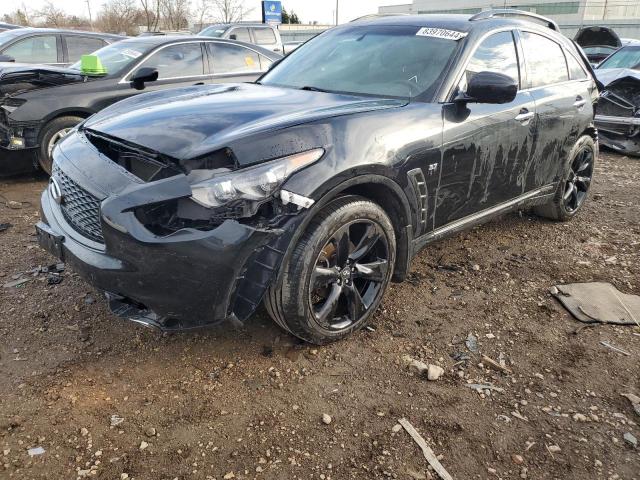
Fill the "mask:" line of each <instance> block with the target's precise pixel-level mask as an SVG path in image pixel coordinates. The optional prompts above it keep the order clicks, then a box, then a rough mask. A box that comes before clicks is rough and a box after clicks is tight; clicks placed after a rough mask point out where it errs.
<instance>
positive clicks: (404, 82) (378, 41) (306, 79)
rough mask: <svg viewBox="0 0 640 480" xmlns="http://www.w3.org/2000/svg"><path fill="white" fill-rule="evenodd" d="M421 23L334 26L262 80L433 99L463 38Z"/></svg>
mask: <svg viewBox="0 0 640 480" xmlns="http://www.w3.org/2000/svg"><path fill="white" fill-rule="evenodd" d="M422 30H423V29H421V28H420V27H415V26H384V25H381V26H373V27H372V26H370V25H367V26H351V27H348V28H338V29H334V30H329V31H327V32H325V33H323V34H321V35H318V36H317V37H315V38H313V39H312V40H310V41H308V42H307V43H305V44H304V45H302V46H301V47H299V48H297V49H296V50H294V51H293V52H292V53H291V54H290V55H289V56H287V57H285V58H284V60H282V62H281V63H279V64H278V65H277V66H276V67H274V68H273V69H272V70H270V71H269V72H268V73H267V74H265V75H264V76H263V77H262V79H261V80H260V83H262V84H264V85H275V86H281V87H290V88H305V87H306V88H307V89H309V90H323V91H329V92H336V93H347V94H356V95H358V94H360V95H374V96H383V97H395V98H414V97H417V96H421V97H422V98H424V99H429V100H430V99H431V98H432V97H433V94H434V93H435V90H436V88H437V87H438V85H439V83H440V80H441V78H442V75H443V74H444V72H445V69H446V67H447V65H448V63H449V60H450V59H451V57H452V56H453V53H454V52H455V50H456V48H457V42H456V41H455V40H451V39H448V38H437V37H431V36H425V35H422V34H420V32H421V31H422Z"/></svg>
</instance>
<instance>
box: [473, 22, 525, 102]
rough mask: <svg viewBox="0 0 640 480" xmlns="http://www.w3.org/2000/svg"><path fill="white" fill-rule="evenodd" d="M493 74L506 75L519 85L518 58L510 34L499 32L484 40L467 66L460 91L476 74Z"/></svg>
mask: <svg viewBox="0 0 640 480" xmlns="http://www.w3.org/2000/svg"><path fill="white" fill-rule="evenodd" d="M479 72H495V73H502V74H504V75H508V76H510V77H511V78H513V79H514V80H515V81H516V82H518V83H519V80H520V75H519V73H518V56H517V55H516V46H515V43H514V42H513V35H512V34H511V32H499V33H494V34H493V35H491V36H489V37H487V38H485V39H484V40H483V41H482V43H481V44H480V46H479V47H478V48H477V50H476V51H475V53H474V54H473V56H472V57H471V60H469V63H468V64H467V69H466V70H465V74H464V78H463V79H462V84H461V85H460V89H461V90H466V86H467V83H468V82H469V80H471V78H473V76H474V75H475V74H476V73H479Z"/></svg>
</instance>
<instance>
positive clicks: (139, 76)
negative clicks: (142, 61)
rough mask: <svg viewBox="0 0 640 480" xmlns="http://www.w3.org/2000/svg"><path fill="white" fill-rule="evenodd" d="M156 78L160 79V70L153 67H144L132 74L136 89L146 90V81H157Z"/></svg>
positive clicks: (132, 83) (132, 81)
mask: <svg viewBox="0 0 640 480" xmlns="http://www.w3.org/2000/svg"><path fill="white" fill-rule="evenodd" d="M156 80H158V70H156V69H155V68H151V67H142V68H139V69H138V70H136V71H135V72H134V74H133V75H132V77H131V87H132V88H135V89H136V90H144V84H145V83H146V82H155V81H156Z"/></svg>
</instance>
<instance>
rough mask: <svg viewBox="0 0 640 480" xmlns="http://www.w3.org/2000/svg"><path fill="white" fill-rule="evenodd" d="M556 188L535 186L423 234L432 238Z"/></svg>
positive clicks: (552, 185) (551, 185)
mask: <svg viewBox="0 0 640 480" xmlns="http://www.w3.org/2000/svg"><path fill="white" fill-rule="evenodd" d="M555 188H556V186H555V185H554V184H549V185H545V186H543V187H540V188H537V189H535V190H531V191H530V192H527V193H525V194H524V195H520V196H518V197H515V198H512V199H511V200H508V201H506V202H503V203H499V204H498V205H495V206H494V207H491V208H488V209H486V210H482V211H480V212H478V213H473V214H471V215H467V216H466V217H464V218H461V219H459V220H454V221H453V222H451V223H448V224H446V225H444V226H442V227H439V228H437V229H435V230H434V231H432V232H430V233H427V234H426V235H424V237H427V238H432V237H439V236H441V235H443V234H445V233H447V232H450V231H451V230H457V229H458V228H462V227H464V226H465V225H467V224H471V223H475V222H477V221H478V220H481V219H483V218H484V217H490V216H491V215H493V214H495V213H499V212H500V211H502V210H507V209H509V208H511V207H513V206H515V205H517V204H519V203H521V202H524V201H526V200H530V199H532V198H534V197H537V196H539V195H544V194H547V193H551V192H553V191H554V189H555Z"/></svg>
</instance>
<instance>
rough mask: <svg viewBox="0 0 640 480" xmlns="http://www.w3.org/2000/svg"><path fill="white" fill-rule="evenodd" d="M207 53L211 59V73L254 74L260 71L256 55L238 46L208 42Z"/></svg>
mask: <svg viewBox="0 0 640 480" xmlns="http://www.w3.org/2000/svg"><path fill="white" fill-rule="evenodd" d="M209 53H210V54H211V56H212V57H213V73H218V74H219V73H239V72H255V71H258V70H260V59H259V58H258V57H259V56H258V54H257V53H256V52H254V51H253V50H249V49H248V48H244V47H241V46H240V45H232V44H230V43H215V42H210V43H209ZM263 68H264V67H263Z"/></svg>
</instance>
